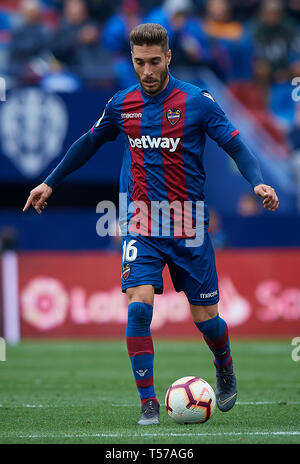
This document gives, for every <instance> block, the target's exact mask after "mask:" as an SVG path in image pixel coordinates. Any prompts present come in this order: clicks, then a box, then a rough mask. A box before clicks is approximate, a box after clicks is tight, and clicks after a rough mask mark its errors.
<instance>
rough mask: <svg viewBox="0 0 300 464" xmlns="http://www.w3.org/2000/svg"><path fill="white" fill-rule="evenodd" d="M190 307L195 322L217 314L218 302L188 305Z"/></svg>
mask: <svg viewBox="0 0 300 464" xmlns="http://www.w3.org/2000/svg"><path fill="white" fill-rule="evenodd" d="M190 308H191V313H192V316H193V320H194V321H195V322H204V321H207V320H209V319H212V318H213V317H215V316H217V314H218V304H215V305H207V306H205V305H203V306H196V305H190Z"/></svg>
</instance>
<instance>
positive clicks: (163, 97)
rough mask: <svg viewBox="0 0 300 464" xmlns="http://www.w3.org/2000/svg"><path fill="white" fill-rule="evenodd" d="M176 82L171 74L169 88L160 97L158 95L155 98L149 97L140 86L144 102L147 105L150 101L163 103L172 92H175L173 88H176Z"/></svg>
mask: <svg viewBox="0 0 300 464" xmlns="http://www.w3.org/2000/svg"><path fill="white" fill-rule="evenodd" d="M175 80H176V79H175V78H174V77H173V76H172V75H171V74H170V73H169V82H168V85H167V87H166V88H165V89H164V90H163V91H162V92H160V93H159V94H158V95H156V96H155V97H151V96H150V95H147V94H146V93H145V92H144V91H143V88H142V86H140V88H141V92H142V96H143V99H144V102H145V103H146V102H148V101H153V102H157V103H161V102H162V101H163V100H164V99H165V98H166V97H168V96H169V95H170V93H171V92H172V90H173V88H174V86H175Z"/></svg>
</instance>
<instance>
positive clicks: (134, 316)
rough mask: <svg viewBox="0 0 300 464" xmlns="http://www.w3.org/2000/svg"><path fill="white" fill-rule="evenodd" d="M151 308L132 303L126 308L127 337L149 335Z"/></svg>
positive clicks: (144, 304)
mask: <svg viewBox="0 0 300 464" xmlns="http://www.w3.org/2000/svg"><path fill="white" fill-rule="evenodd" d="M152 316H153V306H151V305H148V304H147V303H139V302H134V303H131V304H130V305H129V306H128V321H127V330H126V334H127V336H137V334H139V335H149V334H150V324H151V321H152Z"/></svg>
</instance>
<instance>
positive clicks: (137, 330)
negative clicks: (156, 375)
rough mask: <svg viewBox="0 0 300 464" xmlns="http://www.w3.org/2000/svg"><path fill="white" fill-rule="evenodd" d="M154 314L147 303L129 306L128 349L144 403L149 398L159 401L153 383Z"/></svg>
mask: <svg viewBox="0 0 300 464" xmlns="http://www.w3.org/2000/svg"><path fill="white" fill-rule="evenodd" d="M152 315H153V307H152V306H151V305H149V304H147V303H139V302H137V303H131V304H130V305H129V306H128V321H127V327H126V342H127V350H128V354H129V357H130V361H131V367H132V371H133V375H134V378H135V381H136V386H137V389H138V392H139V395H140V398H141V402H142V403H145V402H146V401H148V400H149V399H152V400H154V401H157V399H156V394H155V390H154V385H153V361H154V350H153V342H152V337H151V331H150V324H151V321H152ZM157 402H158V401H157Z"/></svg>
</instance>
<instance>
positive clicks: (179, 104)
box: [91, 75, 238, 236]
mask: <svg viewBox="0 0 300 464" xmlns="http://www.w3.org/2000/svg"><path fill="white" fill-rule="evenodd" d="M91 133H92V134H93V137H95V140H96V143H97V144H98V145H99V146H100V145H102V144H103V143H104V142H105V141H107V140H114V139H115V138H116V137H117V135H118V134H119V133H121V134H122V135H123V137H124V142H125V150H124V158H123V164H122V169H121V174H120V193H123V194H126V198H127V201H128V203H127V205H128V204H129V203H131V202H144V204H145V205H149V207H150V204H151V202H162V201H167V202H169V203H172V202H179V203H180V204H183V203H184V202H188V201H189V202H191V203H192V204H193V205H194V204H195V203H196V202H197V201H204V181H205V171H204V167H203V152H204V147H205V139H206V134H208V135H209V136H210V137H211V138H212V139H214V140H215V141H216V142H217V143H218V145H220V146H222V145H224V144H226V143H227V142H228V141H229V140H230V139H231V138H232V137H234V136H235V135H236V134H238V131H237V130H236V129H235V127H233V125H232V124H231V122H230V121H229V120H228V118H227V117H226V115H225V114H224V112H223V111H222V109H221V108H220V106H219V105H218V104H217V103H216V102H215V100H214V99H213V97H212V96H211V95H210V94H209V93H208V92H207V91H206V90H203V89H201V88H199V87H197V86H195V85H192V84H189V83H186V82H183V81H180V80H178V79H175V78H174V77H173V76H172V75H170V76H169V83H168V85H167V87H166V88H165V89H164V90H163V91H162V92H161V93H160V94H159V95H157V96H155V97H151V96H149V95H147V94H146V93H145V92H144V91H143V89H142V87H141V86H140V85H139V84H137V85H135V86H132V87H129V88H127V89H126V90H121V91H119V92H117V93H116V94H115V95H114V96H113V98H112V99H111V100H110V101H109V102H108V103H107V105H106V107H105V110H104V112H103V114H102V116H101V117H100V119H99V120H98V121H97V122H96V124H95V125H94V126H93V127H92V129H91ZM135 214H136V213H135ZM193 214H194V213H193ZM131 218H132V212H131V213H130V212H129V213H128V212H127V217H126V218H124V217H121V218H120V221H123V220H124V219H127V221H129V220H130V219H131ZM152 219H153V218H152ZM149 223H151V214H149ZM205 224H206V226H207V225H208V213H207V208H206V207H205ZM172 227H173V235H172V236H175V235H174V224H173V225H172ZM148 228H150V224H148ZM158 236H159V234H158ZM182 236H184V235H182Z"/></svg>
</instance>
